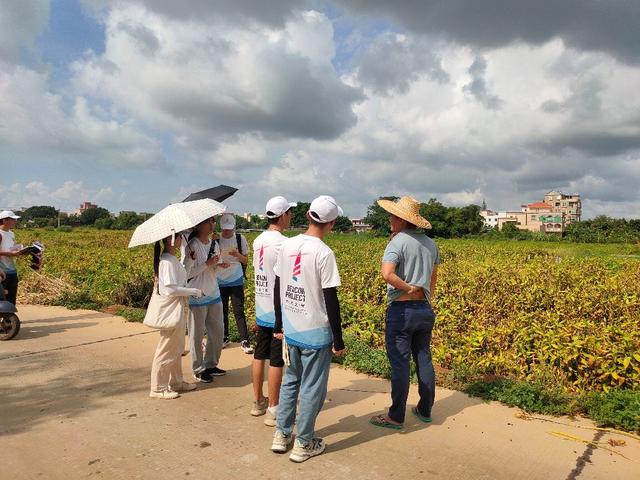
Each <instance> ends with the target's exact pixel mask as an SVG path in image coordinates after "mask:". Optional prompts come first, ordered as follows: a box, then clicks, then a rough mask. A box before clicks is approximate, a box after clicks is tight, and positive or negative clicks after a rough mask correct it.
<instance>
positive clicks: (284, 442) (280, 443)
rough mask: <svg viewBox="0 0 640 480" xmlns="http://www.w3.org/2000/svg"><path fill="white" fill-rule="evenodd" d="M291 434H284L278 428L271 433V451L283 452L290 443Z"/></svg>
mask: <svg viewBox="0 0 640 480" xmlns="http://www.w3.org/2000/svg"><path fill="white" fill-rule="evenodd" d="M292 440H293V435H291V434H289V435H285V434H284V433H282V432H281V431H280V430H276V432H275V433H274V434H273V443H272V444H271V451H272V452H275V453H284V452H286V451H287V448H289V445H291V442H292Z"/></svg>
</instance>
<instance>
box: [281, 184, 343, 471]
mask: <svg viewBox="0 0 640 480" xmlns="http://www.w3.org/2000/svg"><path fill="white" fill-rule="evenodd" d="M339 215H342V209H341V208H340V207H339V206H338V204H337V203H336V201H335V200H334V199H333V198H332V197H329V196H327V195H322V196H320V197H318V198H316V199H315V200H314V201H313V202H311V206H310V207H309V211H308V212H307V220H309V227H308V228H307V231H306V232H305V233H304V234H302V235H298V236H296V237H293V238H290V239H288V240H286V241H285V242H284V243H283V244H282V247H281V248H280V253H279V254H278V259H277V261H276V266H275V273H276V280H275V288H274V302H275V305H274V308H275V315H276V323H275V327H274V331H275V332H276V333H274V335H277V336H280V337H281V336H282V333H280V332H281V331H282V332H283V334H284V339H285V341H286V345H287V346H286V351H285V358H288V362H287V369H286V371H285V374H284V379H283V381H282V387H281V388H280V404H279V405H278V413H277V417H276V431H275V433H274V436H273V442H272V444H271V450H272V451H274V452H277V453H284V452H286V451H287V448H288V446H289V445H290V444H291V442H292V438H293V437H292V431H293V425H294V423H296V426H297V436H296V440H295V444H294V447H293V450H292V452H291V454H290V455H289V459H290V460H291V461H294V462H304V461H305V460H308V459H309V458H311V457H313V456H316V455H319V454H321V453H322V452H323V451H324V449H325V443H324V440H323V439H322V438H317V437H315V435H314V434H315V423H316V418H317V416H318V413H319V412H320V409H321V408H322V405H323V403H324V400H325V397H326V395H327V382H328V380H329V367H330V365H331V354H332V352H333V353H334V354H335V355H338V356H342V355H343V354H344V342H343V340H342V322H341V318H340V304H339V302H338V292H337V287H339V286H340V275H339V273H338V265H337V263H336V257H335V255H334V253H333V251H332V250H331V249H330V248H329V247H328V246H327V245H326V244H325V243H324V242H323V239H324V237H325V236H326V235H327V234H328V233H329V232H330V231H331V229H332V228H333V226H334V225H335V222H336V218H338V216H339ZM298 400H299V401H300V403H299V406H298V407H297V405H298ZM296 410H297V418H296Z"/></svg>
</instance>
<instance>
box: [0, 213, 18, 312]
mask: <svg viewBox="0 0 640 480" xmlns="http://www.w3.org/2000/svg"><path fill="white" fill-rule="evenodd" d="M19 219H20V217H19V216H18V215H16V214H15V213H13V212H12V211H11V210H3V211H2V212H0V223H1V225H0V269H2V271H3V272H4V274H5V278H4V280H3V281H2V288H3V289H4V290H6V291H7V295H6V300H7V301H8V302H11V303H13V304H14V305H15V304H16V297H17V295H18V269H17V268H16V262H15V257H18V256H20V255H21V253H20V250H21V248H20V246H19V245H17V244H16V240H15V235H14V233H13V231H12V230H13V229H14V228H15V226H16V224H17V223H18V220H19Z"/></svg>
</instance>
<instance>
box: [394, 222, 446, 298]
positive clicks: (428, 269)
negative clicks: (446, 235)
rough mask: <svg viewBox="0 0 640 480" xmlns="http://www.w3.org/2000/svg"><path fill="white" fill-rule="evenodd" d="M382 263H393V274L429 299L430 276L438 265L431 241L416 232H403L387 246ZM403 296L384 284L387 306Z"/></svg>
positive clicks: (436, 248) (433, 243) (398, 291)
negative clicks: (416, 287)
mask: <svg viewBox="0 0 640 480" xmlns="http://www.w3.org/2000/svg"><path fill="white" fill-rule="evenodd" d="M382 261H383V262H391V263H393V264H395V266H396V275H398V276H399V277H400V278H401V279H402V280H404V281H405V282H407V283H408V284H410V285H416V286H419V287H422V289H423V290H424V293H425V295H426V297H427V298H430V297H431V274H432V272H433V269H434V267H435V265H438V264H440V252H439V251H438V246H437V245H436V242H434V241H433V240H432V239H431V238H429V237H427V236H426V235H425V234H424V233H421V232H419V231H417V230H403V231H402V232H400V233H398V234H397V235H395V236H394V237H393V238H392V239H391V241H390V242H389V243H388V244H387V247H386V248H385V250H384V256H383V257H382ZM403 293H405V292H403V291H402V290H399V289H397V288H394V287H392V286H391V285H387V298H388V301H389V303H391V302H393V301H394V300H396V299H397V298H398V297H400V296H401V295H402V294H403Z"/></svg>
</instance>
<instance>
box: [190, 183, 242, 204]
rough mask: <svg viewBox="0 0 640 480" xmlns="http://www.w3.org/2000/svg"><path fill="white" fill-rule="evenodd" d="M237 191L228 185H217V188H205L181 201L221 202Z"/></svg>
mask: <svg viewBox="0 0 640 480" xmlns="http://www.w3.org/2000/svg"><path fill="white" fill-rule="evenodd" d="M237 191H238V189H237V188H233V187H229V186H228V185H218V186H217V187H213V188H207V189H206V190H202V191H200V192H195V193H192V194H191V195H189V196H188V197H187V198H185V199H184V200H183V202H190V201H192V200H202V199H203V198H210V199H212V200H215V201H217V202H222V201H224V200H226V199H227V198H229V197H230V196H231V195H233V194H234V193H236V192H237Z"/></svg>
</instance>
